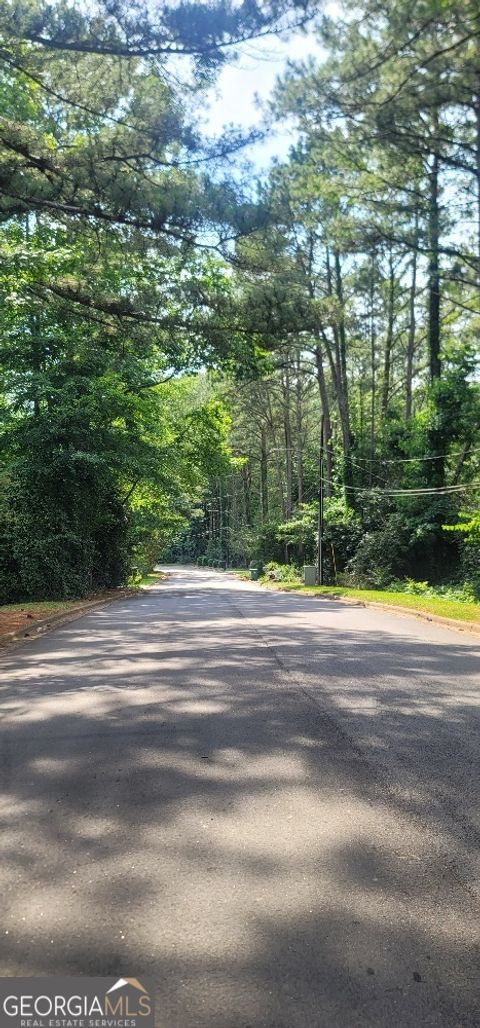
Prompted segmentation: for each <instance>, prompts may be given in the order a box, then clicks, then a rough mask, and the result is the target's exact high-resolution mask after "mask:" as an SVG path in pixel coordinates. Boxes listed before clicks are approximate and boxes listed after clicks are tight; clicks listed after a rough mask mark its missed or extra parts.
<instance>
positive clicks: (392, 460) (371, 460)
mask: <svg viewBox="0 0 480 1028" xmlns="http://www.w3.org/2000/svg"><path fill="white" fill-rule="evenodd" d="M471 453H480V447H476V448H475V449H473V450H467V453H466V454H465V456H466V457H468V456H470V454H471ZM462 456H463V450H459V451H458V452H457V453H439V454H436V455H435V456H434V457H357V456H356V457H355V460H357V461H359V460H361V461H363V462H364V463H367V464H410V463H416V462H417V461H419V460H445V459H446V458H447V457H462Z"/></svg>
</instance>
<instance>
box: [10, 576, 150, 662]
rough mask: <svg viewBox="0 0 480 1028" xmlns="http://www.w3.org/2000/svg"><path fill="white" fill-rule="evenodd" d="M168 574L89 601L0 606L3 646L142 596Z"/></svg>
mask: <svg viewBox="0 0 480 1028" xmlns="http://www.w3.org/2000/svg"><path fill="white" fill-rule="evenodd" d="M164 577H165V576H164V575H161V574H158V575H148V576H145V577H144V579H142V581H141V582H140V583H139V585H136V586H132V587H129V588H126V589H106V590H104V591H102V592H100V593H96V594H95V595H94V596H91V597H88V599H85V600H58V601H57V600H51V601H50V600H44V601H42V600H39V601H38V602H36V603H29V602H27V601H26V602H25V603H10V604H5V605H4V606H1V607H0V646H6V645H8V644H9V643H11V642H19V641H21V640H23V639H25V640H28V639H32V638H35V636H37V635H41V634H43V633H44V632H47V631H49V630H50V629H53V628H56V627H57V626H59V625H62V624H66V623H67V622H69V621H73V620H74V619H75V618H77V617H81V616H82V615H83V614H86V613H88V612H89V611H90V610H94V609H95V608H96V607H104V606H108V605H109V604H110V603H116V602H118V601H119V600H123V599H125V598H127V597H131V596H138V595H140V594H141V593H143V592H144V591H145V588H148V586H149V585H154V584H155V582H156V581H161V580H162V578H164Z"/></svg>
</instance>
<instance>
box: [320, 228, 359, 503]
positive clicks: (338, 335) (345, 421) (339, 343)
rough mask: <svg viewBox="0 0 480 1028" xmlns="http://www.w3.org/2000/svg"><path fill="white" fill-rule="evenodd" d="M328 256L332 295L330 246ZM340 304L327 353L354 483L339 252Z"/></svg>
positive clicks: (349, 480) (347, 473)
mask: <svg viewBox="0 0 480 1028" xmlns="http://www.w3.org/2000/svg"><path fill="white" fill-rule="evenodd" d="M326 256H327V287H328V292H329V294H330V295H332V294H333V282H332V273H331V268H330V255H329V252H328V248H327V251H326ZM334 295H335V296H336V298H337V300H338V302H339V304H340V317H339V320H338V322H334V324H333V325H332V332H333V337H334V342H335V357H334V356H333V354H332V353H331V349H330V346H329V343H328V340H327V339H326V340H325V341H326V345H327V354H328V358H329V360H330V364H331V367H332V376H333V380H334V384H335V389H336V395H337V404H338V413H339V415H340V425H341V429H342V443H343V457H344V482H345V485H346V486H347V487H348V486H351V485H353V473H352V459H351V449H352V433H351V429H350V410H349V402H348V385H347V375H346V333H345V318H344V309H343V304H344V295H343V283H342V272H341V264H340V258H339V256H338V254H336V255H335V293H334Z"/></svg>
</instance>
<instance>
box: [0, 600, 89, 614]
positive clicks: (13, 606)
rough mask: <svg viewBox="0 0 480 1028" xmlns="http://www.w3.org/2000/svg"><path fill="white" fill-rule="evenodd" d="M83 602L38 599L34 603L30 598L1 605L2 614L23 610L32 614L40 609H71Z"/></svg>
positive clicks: (50, 610) (0, 612)
mask: <svg viewBox="0 0 480 1028" xmlns="http://www.w3.org/2000/svg"><path fill="white" fill-rule="evenodd" d="M82 602H83V601H82V600H38V601H35V602H33V603H32V602H31V601H30V600H24V602H23V603H4V604H2V605H0V614H16V613H18V612H20V611H23V610H26V611H30V612H31V613H32V614H35V613H36V611H40V610H46V611H49V612H50V613H51V612H52V611H57V610H69V609H70V607H76V606H77V605H78V604H79V603H82Z"/></svg>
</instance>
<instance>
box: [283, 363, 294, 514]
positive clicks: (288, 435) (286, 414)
mask: <svg viewBox="0 0 480 1028" xmlns="http://www.w3.org/2000/svg"><path fill="white" fill-rule="evenodd" d="M282 391H283V431H284V438H285V476H286V484H287V495H286V503H285V515H286V518H287V521H288V520H289V518H291V516H292V509H293V488H292V482H293V462H292V426H291V423H290V369H289V368H288V365H287V367H286V369H285V373H284V375H283V377H282Z"/></svg>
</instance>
